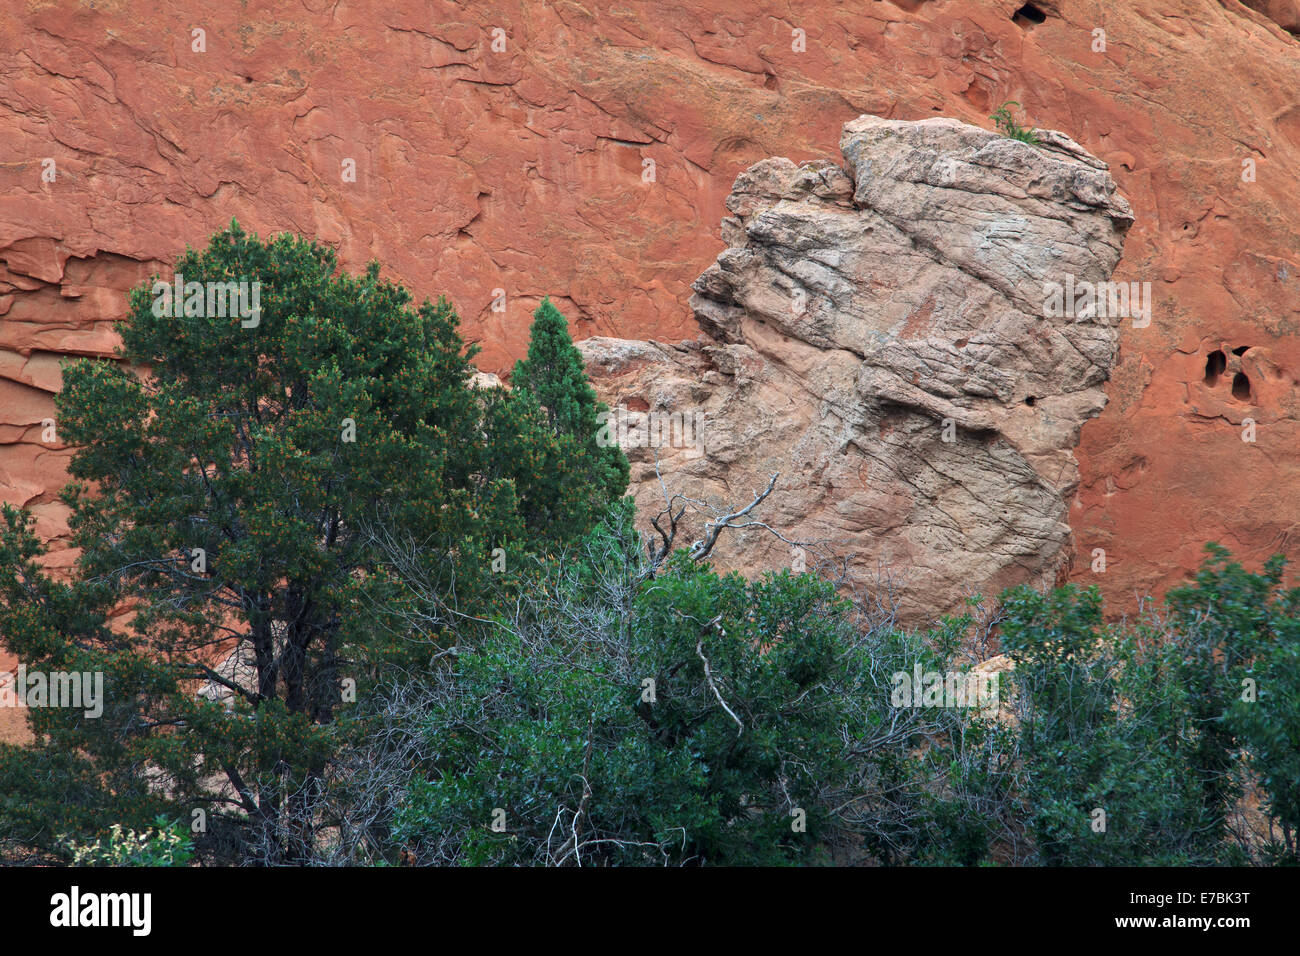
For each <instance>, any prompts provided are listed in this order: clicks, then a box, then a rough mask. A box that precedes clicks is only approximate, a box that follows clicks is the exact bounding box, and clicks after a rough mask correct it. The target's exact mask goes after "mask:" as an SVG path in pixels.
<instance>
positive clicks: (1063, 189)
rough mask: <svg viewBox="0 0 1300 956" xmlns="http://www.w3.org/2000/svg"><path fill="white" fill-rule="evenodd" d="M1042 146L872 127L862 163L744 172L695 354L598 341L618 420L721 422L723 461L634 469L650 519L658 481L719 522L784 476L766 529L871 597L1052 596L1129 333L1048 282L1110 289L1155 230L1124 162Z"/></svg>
mask: <svg viewBox="0 0 1300 956" xmlns="http://www.w3.org/2000/svg"><path fill="white" fill-rule="evenodd" d="M1042 139H1043V145H1041V146H1038V147H1035V146H1030V145H1026V144H1025V143H1021V142H1017V141H1015V140H1013V139H1009V138H1006V137H1004V136H1001V135H999V134H997V133H991V132H989V131H987V130H984V129H980V128H978V127H974V126H969V125H966V124H963V123H960V122H957V121H955V120H949V119H932V120H923V121H920V122H903V121H891V120H883V119H878V118H876V117H870V116H864V117H861V118H860V119H857V120H854V121H853V122H851V123H849V124H848V125H846V126H845V128H844V135H843V138H842V139H841V142H840V146H841V150H842V151H843V154H844V157H845V159H846V161H847V162H846V165H845V166H844V167H841V166H838V165H835V164H833V163H830V162H827V161H817V162H811V163H803V164H801V165H798V166H796V165H795V164H794V163H793V162H791V161H790V160H787V159H772V160H765V161H763V162H761V163H758V164H757V165H755V166H753V167H752V168H751V169H749V170H748V171H746V172H745V173H743V174H742V175H741V176H740V178H739V179H737V181H736V185H735V189H734V190H733V192H732V194H731V196H730V197H729V198H728V200H727V208H728V209H729V210H730V211H731V212H732V213H733V214H734V217H732V218H728V219H727V220H725V221H724V222H723V230H722V231H723V237H724V238H725V240H726V241H727V242H728V244H729V248H728V249H727V250H726V251H724V252H723V253H722V254H721V255H720V256H719V257H718V260H717V262H716V263H715V264H714V265H713V266H710V267H709V269H708V270H706V271H705V273H704V274H703V275H702V276H700V278H699V279H698V280H697V281H696V282H695V286H694V288H695V290H696V295H695V296H693V297H692V299H691V305H692V307H693V308H694V309H695V312H696V315H697V317H698V318H699V320H700V324H701V325H702V326H703V328H704V329H706V330H707V331H708V333H709V336H708V337H706V338H705V339H703V340H702V341H701V342H698V343H692V347H691V348H687V349H681V350H673V349H658V350H654V351H650V350H647V349H646V348H645V347H644V346H643V345H642V344H641V343H628V342H622V341H618V340H613V339H607V338H601V339H592V340H589V341H588V342H587V343H584V347H585V348H586V352H587V356H588V358H589V361H590V365H591V366H592V368H593V370H594V371H595V373H596V381H597V385H598V387H600V388H601V390H602V391H603V392H604V393H605V394H607V395H608V396H609V397H610V399H611V400H612V401H614V402H616V403H618V404H620V405H623V406H625V407H627V408H629V409H644V410H646V411H648V412H650V413H651V414H654V415H658V416H662V417H669V416H673V415H683V416H686V417H688V418H690V420H694V411H695V410H696V409H698V408H703V409H704V410H705V423H704V427H703V435H702V436H701V437H702V439H703V441H702V445H703V447H704V449H705V454H704V455H702V456H700V455H698V454H696V452H697V451H698V444H696V443H688V442H686V441H681V442H678V443H677V444H678V445H679V446H680V447H679V448H676V449H674V448H659V447H644V448H640V447H638V448H634V449H633V450H631V457H632V458H633V460H634V462H636V463H637V465H638V471H639V474H638V473H636V472H634V475H633V478H634V482H635V483H636V485H637V486H638V488H639V495H638V498H639V499H640V504H641V506H642V510H643V511H649V512H650V513H652V514H653V513H654V510H657V508H656V504H657V507H658V508H662V507H663V504H664V499H663V495H662V492H661V490H660V484H659V481H658V480H656V472H658V475H659V477H660V478H662V480H663V482H664V484H665V485H666V486H667V488H668V489H669V491H670V492H673V491H683V492H685V493H688V494H690V495H692V496H694V497H705V498H708V499H712V501H713V502H716V503H717V504H718V505H720V506H721V505H726V504H729V503H733V502H736V499H737V498H738V497H742V496H743V495H744V493H745V492H746V491H748V490H749V489H761V488H763V487H764V485H765V484H766V480H767V478H768V476H769V475H770V474H772V473H773V472H780V473H781V475H782V480H781V481H780V483H779V484H778V488H777V491H776V492H775V493H774V496H773V498H772V499H771V501H770V502H767V503H765V508H764V511H763V512H762V517H763V518H764V520H766V521H768V522H769V523H770V524H772V525H773V526H774V527H776V528H779V529H781V530H782V531H783V532H784V534H785V536H786V537H788V538H791V539H795V540H798V541H804V542H812V541H818V542H822V543H823V548H824V549H825V550H828V551H830V552H833V553H835V554H838V555H841V556H847V555H850V554H851V555H853V563H852V565H851V568H852V570H853V571H854V576H855V577H856V578H857V579H858V580H864V579H866V578H869V577H870V576H871V575H872V574H873V573H874V571H875V570H876V569H878V568H882V567H885V568H890V569H893V570H894V571H895V573H898V574H900V575H901V576H903V580H900V582H899V584H900V597H901V598H902V601H903V603H902V608H901V610H902V611H903V613H904V616H905V617H906V618H908V619H910V620H912V621H914V622H919V621H924V620H927V619H930V618H932V617H933V615H935V614H936V613H945V612H948V611H950V610H953V609H955V608H956V607H957V606H958V605H959V604H960V602H961V599H962V598H963V596H965V595H968V594H971V593H974V592H982V593H984V594H991V593H992V594H995V593H997V592H998V591H999V590H1000V589H1001V588H1002V587H1004V586H1006V585H1007V584H1010V583H1013V582H1019V581H1025V580H1040V581H1043V582H1044V583H1048V584H1050V583H1053V582H1054V581H1055V579H1056V578H1057V575H1058V572H1059V571H1061V569H1062V568H1063V567H1064V566H1065V564H1066V563H1067V561H1068V557H1069V552H1068V550H1067V544H1068V542H1069V536H1070V527H1069V524H1068V521H1067V517H1068V513H1069V502H1070V500H1071V497H1072V496H1073V494H1074V492H1075V490H1076V489H1077V487H1078V480H1079V475H1078V468H1077V465H1076V463H1075V460H1074V457H1073V455H1072V451H1073V449H1074V447H1075V445H1076V444H1077V443H1078V437H1079V428H1080V426H1081V425H1082V423H1083V422H1084V421H1085V420H1087V419H1088V418H1091V417H1093V416H1094V415H1096V414H1097V413H1098V412H1099V411H1100V410H1101V408H1102V407H1103V406H1104V404H1105V395H1104V393H1103V391H1102V384H1103V383H1104V382H1105V381H1106V378H1107V375H1108V373H1109V371H1110V369H1111V366H1112V365H1113V363H1114V359H1115V352H1116V348H1117V343H1118V340H1119V329H1118V328H1117V326H1116V324H1115V323H1114V322H1113V321H1108V320H1104V319H1100V318H1097V317H1088V318H1083V319H1078V318H1065V317H1060V318H1045V317H1044V314H1043V313H1044V284H1045V282H1047V281H1053V282H1059V283H1063V282H1064V281H1065V279H1064V277H1065V276H1066V275H1067V274H1068V275H1070V276H1072V277H1074V280H1075V281H1077V282H1079V283H1082V282H1091V283H1099V282H1106V281H1107V280H1109V279H1110V276H1111V273H1112V272H1113V270H1114V268H1115V265H1116V263H1117V262H1118V261H1119V258H1120V253H1121V250H1122V245H1123V236H1124V234H1125V232H1126V231H1127V230H1128V228H1129V226H1130V225H1131V224H1132V221H1133V216H1132V213H1131V212H1130V210H1129V207H1128V204H1127V203H1126V202H1125V201H1124V200H1123V199H1122V198H1120V197H1119V196H1118V195H1117V194H1116V187H1115V183H1114V182H1113V181H1112V180H1111V178H1110V176H1109V174H1108V173H1107V172H1106V168H1105V164H1104V163H1101V162H1100V161H1098V160H1096V159H1095V158H1093V157H1091V156H1089V155H1088V154H1087V153H1085V152H1084V151H1083V150H1082V149H1081V148H1080V147H1079V146H1078V145H1077V144H1076V143H1074V142H1073V141H1072V140H1070V139H1069V138H1067V137H1065V136H1062V135H1060V134H1054V133H1046V134H1043V136H1042ZM660 420H662V418H661V419H660ZM669 421H671V418H669ZM683 437H684V438H687V437H694V436H686V435H685V433H684V430H683ZM662 438H663V436H661V435H659V434H658V431H656V432H655V434H654V437H651V436H650V435H649V434H647V435H646V439H645V441H646V444H647V446H648V445H649V444H651V443H655V444H657V443H659V442H660V441H661V440H662ZM668 439H669V440H670V441H671V439H672V434H671V431H670V432H669V434H668ZM640 443H641V436H640V433H638V432H634V433H633V434H632V436H631V444H633V445H638V444H640ZM738 503H740V504H743V503H744V501H739V502H738ZM651 509H654V510H651ZM692 526H693V527H694V528H695V529H698V527H699V522H694V523H693V525H692ZM807 550H810V549H805V551H807ZM788 551H789V548H788V545H787V544H786V543H784V542H781V541H780V540H779V539H776V538H773V537H771V536H770V535H766V534H765V533H764V532H763V530H762V529H753V530H751V531H750V532H749V533H746V534H744V535H741V536H738V537H729V538H727V539H725V540H724V541H723V542H722V543H721V544H720V545H719V548H718V550H717V551H716V552H715V555H716V556H717V557H718V558H719V559H720V560H721V561H722V562H723V563H725V564H729V565H731V566H738V565H744V566H748V567H751V568H752V567H755V566H761V565H769V566H770V565H773V564H775V565H789V564H790V561H791V558H790V555H789V553H788Z"/></svg>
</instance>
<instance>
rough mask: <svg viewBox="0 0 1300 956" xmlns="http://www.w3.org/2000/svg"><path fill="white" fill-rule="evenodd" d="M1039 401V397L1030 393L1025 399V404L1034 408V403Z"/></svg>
mask: <svg viewBox="0 0 1300 956" xmlns="http://www.w3.org/2000/svg"><path fill="white" fill-rule="evenodd" d="M1037 402H1038V399H1037V398H1036V397H1035V396H1033V395H1030V396H1028V397H1027V398H1026V399H1025V404H1026V405H1028V406H1029V407H1030V408H1033V407H1034V405H1035V404H1037Z"/></svg>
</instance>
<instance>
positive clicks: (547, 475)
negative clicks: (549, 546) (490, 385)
mask: <svg viewBox="0 0 1300 956" xmlns="http://www.w3.org/2000/svg"><path fill="white" fill-rule="evenodd" d="M510 385H511V388H512V389H513V390H514V395H512V396H511V397H510V398H509V399H505V400H504V401H507V402H519V403H523V404H525V405H527V404H528V403H530V402H531V403H535V404H536V405H539V406H540V407H541V408H542V409H543V410H544V412H545V416H546V421H547V422H548V423H549V425H550V430H551V432H552V433H553V435H554V436H555V443H554V445H553V446H550V447H548V448H547V449H546V452H547V453H546V454H545V455H544V456H543V457H540V458H539V459H537V460H526V459H525V460H519V459H515V458H511V457H503V458H501V459H500V460H499V461H498V462H497V466H498V467H499V468H502V469H504V472H503V473H505V474H509V475H510V476H511V477H513V478H514V479H515V483H516V486H517V487H518V489H519V495H520V500H521V507H522V511H523V513H524V515H525V517H526V518H527V520H528V521H529V522H530V526H531V527H533V528H537V529H540V533H542V534H545V535H548V536H550V537H552V538H560V539H562V540H567V541H573V540H576V537H577V536H580V533H581V531H582V530H585V529H586V528H589V527H591V526H592V524H593V522H594V521H595V520H597V519H598V518H599V517H600V515H601V513H602V512H603V510H604V508H605V506H606V504H607V502H609V501H611V500H614V499H617V498H619V497H620V496H621V495H622V494H623V492H624V491H626V490H627V481H628V463H627V458H626V457H624V455H623V452H622V451H621V450H620V449H619V448H618V447H617V446H615V445H608V446H605V447H601V446H600V445H599V444H598V441H597V435H598V432H599V430H600V424H599V420H598V416H599V415H600V413H601V412H603V411H605V410H606V409H605V406H604V405H602V404H600V403H599V402H598V401H597V400H596V392H595V391H594V390H593V389H592V387H591V384H590V382H588V380H587V371H586V366H585V364H584V363H583V361H582V355H581V353H579V351H578V349H577V347H576V346H575V345H574V344H573V340H572V339H571V338H570V337H569V327H568V323H567V322H565V320H564V316H563V315H561V314H560V310H559V309H557V308H556V307H555V306H554V305H552V304H551V300H550V299H543V300H542V304H541V305H540V306H538V307H537V311H536V312H534V313H533V326H532V332H531V336H530V339H529V343H528V355H527V357H526V358H524V359H522V360H520V361H519V362H517V363H516V364H515V369H514V374H513V375H512V376H511V378H510ZM515 417H525V418H530V417H531V416H530V415H528V414H527V413H524V414H521V415H519V416H515ZM575 531H576V532H578V535H575V534H574V532H575Z"/></svg>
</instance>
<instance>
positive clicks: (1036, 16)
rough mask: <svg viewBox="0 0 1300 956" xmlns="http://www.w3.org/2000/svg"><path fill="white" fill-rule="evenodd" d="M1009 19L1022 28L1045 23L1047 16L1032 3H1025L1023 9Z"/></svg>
mask: <svg viewBox="0 0 1300 956" xmlns="http://www.w3.org/2000/svg"><path fill="white" fill-rule="evenodd" d="M1011 19H1012V20H1014V21H1016V23H1018V24H1020V25H1021V26H1022V27H1023V26H1027V25H1028V24H1031V23H1045V22H1046V21H1047V14H1046V13H1044V12H1043V11H1042V10H1040V9H1038V7H1036V6H1034V5H1033V4H1032V3H1026V4H1025V5H1024V6H1023V7H1021V8H1020V9H1019V10H1017V11H1016V12H1015V13H1014V14H1012V16H1011Z"/></svg>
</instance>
